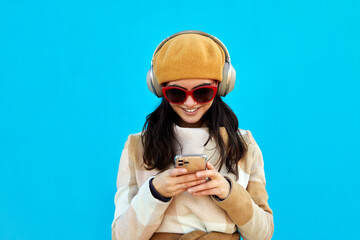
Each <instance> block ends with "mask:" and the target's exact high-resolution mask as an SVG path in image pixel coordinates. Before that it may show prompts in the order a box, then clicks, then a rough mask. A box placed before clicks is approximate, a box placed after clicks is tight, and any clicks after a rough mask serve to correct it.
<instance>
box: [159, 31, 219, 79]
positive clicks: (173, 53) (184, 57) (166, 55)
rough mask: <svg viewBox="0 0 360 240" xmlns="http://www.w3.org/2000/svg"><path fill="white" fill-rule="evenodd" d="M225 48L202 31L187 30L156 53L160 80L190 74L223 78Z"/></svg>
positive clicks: (186, 77)
mask: <svg viewBox="0 0 360 240" xmlns="http://www.w3.org/2000/svg"><path fill="white" fill-rule="evenodd" d="M224 63H225V54H224V51H223V49H222V48H221V47H220V46H219V45H218V44H217V43H216V42H214V41H213V40H212V39H210V38H209V37H206V36H202V35H199V34H183V35H179V36H176V37H174V38H173V39H170V40H169V41H167V42H166V43H165V44H164V45H163V46H162V47H161V48H160V50H159V51H158V52H157V53H156V54H155V56H154V65H153V68H154V75H155V77H156V79H157V81H158V83H159V84H162V83H166V82H170V81H174V80H179V79H189V78H201V79H213V80H218V81H221V80H222V72H223V67H224Z"/></svg>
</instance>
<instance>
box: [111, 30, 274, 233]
mask: <svg viewBox="0 0 360 240" xmlns="http://www.w3.org/2000/svg"><path fill="white" fill-rule="evenodd" d="M147 82H148V86H149V89H150V90H151V91H152V92H153V93H154V94H155V95H157V96H159V97H163V99H162V102H161V104H160V105H159V107H158V108H157V109H156V110H155V111H154V112H152V113H151V114H149V115H148V117H147V119H146V122H145V125H144V128H143V131H142V132H141V133H139V134H134V135H130V136H129V138H128V141H127V142H126V143H125V148H124V150H123V153H122V156H121V159H120V166H119V171H118V179H117V187H118V190H117V193H116V195H115V205H116V209H115V217H114V221H113V224H112V238H113V239H117V240H120V239H129V240H130V239H131V240H133V239H160V240H162V239H189V240H190V239H208V240H211V239H214V240H215V239H232V240H235V239H239V238H240V235H241V236H242V238H243V239H270V238H271V237H272V233H273V216H272V211H271V209H270V207H269V205H268V203H267V199H268V196H267V193H266V190H265V175H264V167H263V159H262V155H261V151H260V149H259V147H258V145H257V144H256V142H255V140H254V138H253V137H252V135H251V133H250V131H244V130H239V129H238V120H237V118H236V116H235V114H234V113H233V111H232V110H231V109H230V108H229V107H228V106H227V105H226V104H225V103H224V102H223V101H222V99H221V98H220V96H225V95H226V94H227V93H228V92H230V91H231V90H232V88H233V86H234V83H235V71H234V69H233V67H232V66H231V63H230V57H229V53H228V52H227V50H226V48H225V46H224V45H223V44H222V43H221V42H220V41H219V40H218V39H216V38H214V37H213V36H210V35H208V34H206V33H204V32H198V31H185V32H180V33H177V34H175V35H173V36H171V37H169V38H167V39H165V40H164V41H163V42H162V43H160V45H159V46H158V48H157V49H156V51H155V53H154V56H153V60H152V66H151V69H150V71H149V73H148V77H147ZM178 154H205V155H206V156H207V158H208V162H207V163H206V169H205V170H201V171H197V172H195V173H187V170H186V169H185V168H175V167H174V157H175V156H176V155H178Z"/></svg>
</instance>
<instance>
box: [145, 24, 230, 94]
mask: <svg viewBox="0 0 360 240" xmlns="http://www.w3.org/2000/svg"><path fill="white" fill-rule="evenodd" d="M182 34H199V35H202V36H205V37H209V38H211V39H212V40H213V41H214V42H216V43H217V44H218V45H219V46H220V47H221V48H222V49H223V51H224V53H225V63H224V68H223V73H222V81H221V82H220V83H219V85H218V91H217V95H220V96H222V97H224V96H226V95H227V94H228V93H229V92H231V91H232V90H233V89H234V85H235V78H236V73H235V69H234V68H233V66H232V65H231V61H230V55H229V52H228V50H227V49H226V47H225V45H224V44H223V43H222V42H221V41H220V40H219V39H217V38H216V37H214V36H212V35H210V34H207V33H205V32H201V31H195V30H189V31H182V32H178V33H175V34H174V35H171V36H170V37H167V38H166V39H165V40H163V41H162V42H161V43H160V44H159V45H158V46H157V48H156V49H155V52H154V54H153V57H152V59H151V67H150V70H149V71H148V73H147V76H146V82H147V86H148V88H149V90H150V91H151V92H152V93H153V94H155V95H156V96H157V97H163V94H162V92H161V85H160V84H159V83H158V82H157V80H156V77H155V75H154V69H153V66H154V57H155V54H156V53H157V52H158V51H159V50H160V49H161V48H162V46H164V44H165V43H166V42H167V41H169V40H170V39H172V38H174V37H177V36H179V35H182Z"/></svg>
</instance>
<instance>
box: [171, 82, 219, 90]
mask: <svg viewBox="0 0 360 240" xmlns="http://www.w3.org/2000/svg"><path fill="white" fill-rule="evenodd" d="M211 85H212V84H211V83H203V84H200V85H198V86H196V87H193V88H192V89H195V88H198V87H202V86H211ZM169 87H178V88H182V89H184V90H187V89H186V88H184V87H182V86H179V85H176V84H174V85H169Z"/></svg>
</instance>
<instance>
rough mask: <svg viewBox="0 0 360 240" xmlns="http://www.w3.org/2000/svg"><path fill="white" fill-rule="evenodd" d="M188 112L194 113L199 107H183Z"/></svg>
mask: <svg viewBox="0 0 360 240" xmlns="http://www.w3.org/2000/svg"><path fill="white" fill-rule="evenodd" d="M183 109H184V110H185V111H186V112H189V113H192V112H195V111H196V110H198V108H194V109H185V108H183Z"/></svg>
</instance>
